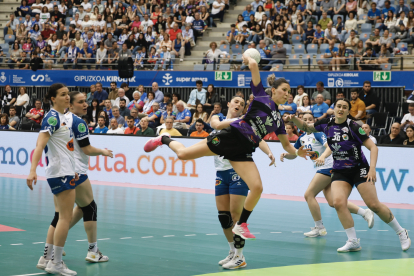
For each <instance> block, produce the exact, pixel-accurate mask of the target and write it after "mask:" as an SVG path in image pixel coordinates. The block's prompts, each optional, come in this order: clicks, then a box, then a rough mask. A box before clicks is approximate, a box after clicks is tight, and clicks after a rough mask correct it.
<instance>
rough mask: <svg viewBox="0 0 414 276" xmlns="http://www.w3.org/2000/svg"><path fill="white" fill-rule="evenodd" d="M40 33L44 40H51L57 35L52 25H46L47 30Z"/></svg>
mask: <svg viewBox="0 0 414 276" xmlns="http://www.w3.org/2000/svg"><path fill="white" fill-rule="evenodd" d="M40 33H41V35H42V38H43V39H44V40H49V39H50V38H52V35H53V34H54V33H55V31H54V30H53V29H52V28H51V27H50V24H48V23H46V24H45V29H44V30H43V31H42V32H40Z"/></svg>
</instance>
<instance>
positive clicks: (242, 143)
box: [207, 126, 256, 162]
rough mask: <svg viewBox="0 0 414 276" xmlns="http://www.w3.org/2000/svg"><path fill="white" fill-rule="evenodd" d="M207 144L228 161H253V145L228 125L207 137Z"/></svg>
mask: <svg viewBox="0 0 414 276" xmlns="http://www.w3.org/2000/svg"><path fill="white" fill-rule="evenodd" d="M207 146H208V148H209V149H210V150H211V151H212V152H213V153H215V154H217V155H219V156H223V157H224V159H227V160H230V161H240V162H253V157H252V153H253V152H254V151H255V149H256V148H255V146H254V144H253V143H251V142H250V141H249V140H247V139H246V138H245V137H244V136H242V135H241V134H239V132H238V131H237V130H236V129H235V128H233V127H231V126H230V127H228V128H226V129H223V130H221V131H220V132H217V133H215V134H213V135H209V136H208V137H207Z"/></svg>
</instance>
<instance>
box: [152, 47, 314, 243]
mask: <svg viewBox="0 0 414 276" xmlns="http://www.w3.org/2000/svg"><path fill="white" fill-rule="evenodd" d="M243 63H244V64H245V65H248V66H249V68H250V71H251V74H252V81H251V83H250V87H251V89H252V92H253V95H254V100H253V102H252V104H251V105H250V106H249V108H248V110H247V113H246V114H245V115H244V117H243V118H242V119H238V120H236V121H222V122H220V123H219V124H217V126H216V129H218V130H221V131H220V132H218V133H216V134H215V135H210V136H209V137H207V138H206V139H204V140H203V141H201V142H199V143H197V144H195V145H193V146H190V147H188V148H186V147H185V146H184V145H183V144H181V143H180V142H177V141H174V140H172V139H171V138H170V136H169V135H168V134H165V135H162V136H159V137H156V138H152V139H150V140H149V141H148V142H147V143H146V144H145V146H144V150H145V151H146V152H151V151H153V150H155V149H156V148H157V147H158V146H161V145H163V144H165V145H167V146H168V147H169V148H170V149H172V150H173V151H174V152H175V153H176V154H177V157H178V158H179V159H181V160H189V159H196V158H200V157H203V156H214V155H219V156H223V157H224V158H225V159H228V160H229V161H230V164H231V166H232V167H233V169H234V170H235V172H236V173H237V174H238V175H239V176H240V177H241V178H242V179H243V180H244V181H245V182H246V184H247V186H248V187H249V189H250V193H249V194H248V196H247V197H246V200H245V203H244V207H243V211H242V213H241V215H240V219H239V221H238V222H237V223H236V224H235V225H234V227H233V233H234V234H237V235H239V236H241V237H242V238H243V239H255V236H254V235H253V234H251V233H250V231H249V229H248V227H247V220H248V218H249V216H250V214H251V212H252V211H253V209H254V207H255V206H256V204H257V202H258V201H259V199H260V196H261V194H262V191H263V186H262V180H261V179H260V174H259V171H258V169H257V167H256V164H255V163H254V162H253V158H252V153H253V152H254V151H255V149H256V148H257V147H260V148H261V149H263V150H264V151H265V153H266V154H267V155H268V156H269V158H270V159H271V164H273V163H274V157H273V155H271V154H270V152H269V150H268V149H266V148H265V147H264V146H263V145H264V141H263V140H262V138H263V137H264V136H266V134H268V133H271V132H275V133H276V134H277V135H278V136H279V139H280V141H281V143H282V145H283V148H284V149H285V150H286V151H287V152H289V153H290V154H296V155H299V156H301V157H305V158H306V156H308V155H309V154H310V153H309V152H308V151H309V149H303V147H301V148H300V149H298V150H296V149H295V148H294V147H293V146H292V145H291V144H290V143H289V140H288V138H287V137H286V131H285V126H284V123H283V121H282V119H281V116H280V113H279V110H278V108H277V105H278V104H282V103H285V102H286V100H287V97H288V95H289V93H290V85H289V83H288V82H287V81H286V80H285V79H278V80H276V81H275V82H274V83H273V86H272V89H271V90H272V91H271V92H272V93H271V96H269V95H267V94H266V92H265V90H264V88H263V85H262V82H261V80H260V73H259V67H258V65H257V62H256V61H255V60H254V59H252V58H250V57H248V56H246V55H243ZM233 109H234V111H235V112H238V111H239V110H242V109H243V107H242V106H241V104H240V103H238V104H236V105H235V106H234V107H233ZM261 145H262V146H261Z"/></svg>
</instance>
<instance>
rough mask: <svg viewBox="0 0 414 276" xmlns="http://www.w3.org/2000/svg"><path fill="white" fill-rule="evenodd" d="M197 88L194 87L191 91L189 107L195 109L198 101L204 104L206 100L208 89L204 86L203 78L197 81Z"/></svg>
mask: <svg viewBox="0 0 414 276" xmlns="http://www.w3.org/2000/svg"><path fill="white" fill-rule="evenodd" d="M196 87H197V88H196V89H193V90H192V91H191V93H190V96H189V99H188V102H187V108H188V109H194V108H195V106H196V104H197V102H199V103H201V104H202V105H203V104H205V102H206V93H207V91H206V90H205V89H204V88H203V82H202V81H201V80H197V81H196Z"/></svg>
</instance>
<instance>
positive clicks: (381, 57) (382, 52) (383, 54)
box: [376, 44, 391, 65]
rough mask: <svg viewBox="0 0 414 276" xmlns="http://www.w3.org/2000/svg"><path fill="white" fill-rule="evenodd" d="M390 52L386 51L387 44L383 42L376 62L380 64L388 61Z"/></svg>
mask: <svg viewBox="0 0 414 276" xmlns="http://www.w3.org/2000/svg"><path fill="white" fill-rule="evenodd" d="M390 57H391V54H390V52H389V51H388V48H387V46H385V44H382V45H381V50H380V52H379V53H378V59H377V60H376V62H377V64H378V65H380V64H382V63H389V61H390Z"/></svg>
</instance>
